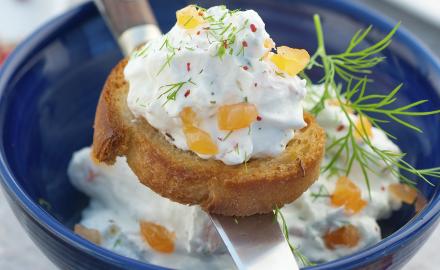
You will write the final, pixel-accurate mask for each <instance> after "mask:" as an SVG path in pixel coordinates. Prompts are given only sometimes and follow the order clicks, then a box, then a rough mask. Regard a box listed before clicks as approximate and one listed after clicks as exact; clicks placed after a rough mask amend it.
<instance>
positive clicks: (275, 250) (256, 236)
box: [211, 213, 299, 270]
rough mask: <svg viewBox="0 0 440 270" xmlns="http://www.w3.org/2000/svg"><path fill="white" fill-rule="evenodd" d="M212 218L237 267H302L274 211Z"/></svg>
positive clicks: (281, 269) (249, 269) (293, 269)
mask: <svg viewBox="0 0 440 270" xmlns="http://www.w3.org/2000/svg"><path fill="white" fill-rule="evenodd" d="M211 219H212V222H213V223H214V225H215V228H216V229H217V231H218V233H219V234H220V236H221V238H222V239H223V242H224V243H225V245H226V247H227V248H228V251H229V253H230V254H231V256H232V259H233V260H234V262H235V264H236V265H237V268H238V269H240V270H242V269H246V270H251V269H252V270H263V269H264V270H267V269H274V270H275V269H276V270H283V269H286V270H287V269H289V270H297V269H299V268H298V264H297V263H296V261H295V257H294V256H293V254H292V251H291V250H290V247H289V245H288V243H287V242H286V239H285V238H284V235H283V233H282V232H281V229H280V226H279V225H278V222H277V221H276V217H275V216H274V214H272V213H270V214H264V215H253V216H249V217H243V218H233V217H227V216H220V215H211Z"/></svg>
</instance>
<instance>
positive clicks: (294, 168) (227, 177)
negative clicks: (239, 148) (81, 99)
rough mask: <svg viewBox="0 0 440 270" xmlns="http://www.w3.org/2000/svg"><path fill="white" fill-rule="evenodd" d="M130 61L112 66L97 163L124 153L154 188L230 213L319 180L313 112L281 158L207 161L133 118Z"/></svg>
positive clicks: (102, 104)
mask: <svg viewBox="0 0 440 270" xmlns="http://www.w3.org/2000/svg"><path fill="white" fill-rule="evenodd" d="M126 64H127V60H123V61H121V62H120V63H119V64H118V65H117V66H116V67H115V68H114V69H113V71H112V73H111V74H110V76H109V78H108V79H107V82H106V84H105V86H104V89H103V91H102V93H101V97H100V100H99V103H98V107H97V111H96V117H95V124H94V136H93V146H92V148H93V157H94V158H95V159H96V160H97V161H99V162H105V163H107V164H113V163H114V162H115V160H116V157H117V156H126V157H127V162H128V165H129V166H130V168H131V169H132V170H133V172H134V173H135V174H136V175H137V176H138V178H139V180H140V181H141V182H142V183H143V184H144V185H146V186H148V187H150V188H151V189H152V190H153V191H155V192H157V193H159V194H160V195H162V196H164V197H166V198H169V199H171V200H173V201H176V202H179V203H183V204H200V205H201V206H202V208H203V209H204V210H206V211H207V212H210V213H216V214H222V215H228V216H248V215H253V214H261V213H267V212H270V211H272V210H273V209H274V208H275V207H281V206H283V205H284V204H286V203H290V202H292V201H294V200H295V199H297V198H298V197H299V196H300V195H301V194H302V193H303V192H304V191H305V190H306V189H307V188H308V187H309V186H310V185H311V184H312V183H313V182H314V181H315V180H316V179H317V178H318V176H319V170H320V163H321V160H322V157H323V155H324V145H325V133H324V130H323V129H322V128H321V127H319V126H318V125H317V124H316V122H315V120H314V119H313V117H312V116H310V115H309V114H305V115H304V116H305V120H306V122H307V123H308V126H307V127H306V128H304V129H302V130H300V131H297V132H296V133H295V137H294V139H293V140H292V141H291V142H290V143H289V145H288V146H287V149H286V150H285V151H284V152H283V153H281V154H280V155H279V156H277V157H274V158H266V159H255V160H250V161H249V162H247V164H241V165H236V166H228V165H225V164H224V163H222V162H221V161H218V160H204V159H201V158H199V157H198V156H197V155H195V154H193V153H191V152H189V151H182V150H180V149H178V148H176V147H175V146H174V145H172V144H170V143H169V142H168V141H167V140H166V139H165V137H164V136H163V135H162V134H161V133H160V132H158V131H157V130H156V129H155V128H153V127H152V126H150V125H149V124H148V122H147V121H146V120H145V119H143V118H140V119H135V118H134V116H133V115H132V114H131V112H130V110H129V109H128V106H127V102H126V99H127V94H128V83H127V82H126V81H125V79H124V73H123V71H124V68H125V65H126Z"/></svg>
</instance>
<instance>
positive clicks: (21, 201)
mask: <svg viewBox="0 0 440 270" xmlns="http://www.w3.org/2000/svg"><path fill="white" fill-rule="evenodd" d="M310 2H311V3H312V4H317V3H319V4H321V5H322V6H326V5H331V6H333V7H335V8H338V9H340V10H341V11H342V12H345V13H348V14H356V15H357V16H358V17H360V18H362V19H365V20H366V21H369V22H372V25H373V26H374V27H375V28H376V29H379V30H382V31H385V30H386V31H389V30H390V29H391V28H392V27H393V24H392V23H391V22H390V21H389V19H387V18H386V17H385V16H384V15H382V14H380V13H378V12H376V11H373V10H371V9H370V8H368V7H366V6H365V5H362V4H359V3H353V2H352V1H349V0H335V1H331V3H328V2H327V3H326V1H319V0H318V1H310ZM94 9H95V8H94V6H93V3H91V2H88V3H84V4H82V5H79V6H78V7H76V8H74V9H72V10H70V11H68V12H66V13H64V14H62V15H60V16H58V17H56V18H54V19H53V20H51V21H49V22H47V23H46V24H44V25H43V26H41V27H40V28H39V29H38V30H37V31H35V32H34V33H33V34H32V35H30V36H29V37H28V38H27V39H26V40H24V41H23V42H22V43H21V44H20V45H18V46H17V48H16V49H15V50H14V51H13V52H12V53H11V55H10V56H9V57H8V58H7V59H6V61H5V63H4V65H3V67H2V68H0V104H3V102H4V95H3V92H4V91H5V88H6V86H7V84H8V82H9V81H10V78H11V77H12V75H13V74H14V71H15V70H16V69H17V67H20V66H21V65H22V64H23V63H25V62H26V59H28V56H29V55H30V54H31V53H32V51H33V48H36V47H38V46H42V45H44V43H45V41H46V40H47V39H50V38H51V37H52V36H54V35H56V33H58V32H59V31H60V29H62V28H63V27H68V26H69V25H71V24H72V21H74V20H75V18H76V19H78V18H82V17H85V16H86V17H87V16H91V14H93V12H94ZM395 38H396V39H399V40H400V41H401V43H404V44H405V45H406V46H407V47H409V48H411V50H413V51H414V52H415V53H416V54H417V55H419V57H423V58H424V59H425V60H426V61H428V64H429V65H431V66H432V67H433V69H434V71H435V72H436V73H438V74H440V62H439V60H438V59H437V58H436V57H435V56H434V55H433V53H432V52H431V51H430V50H429V49H428V48H427V47H426V46H425V45H424V44H423V43H422V42H421V41H419V40H418V39H417V38H416V37H414V36H413V35H412V34H411V33H410V32H409V31H408V30H406V29H405V28H404V27H400V28H399V30H398V31H397V33H396V36H395ZM425 64H427V62H425ZM1 147H2V146H1ZM0 154H1V155H0V174H1V177H0V178H1V179H2V185H3V187H4V189H5V190H6V191H7V193H8V194H9V196H10V197H11V198H12V199H13V201H14V202H16V203H17V204H18V205H19V206H20V207H21V208H22V209H23V210H24V212H25V213H26V214H28V215H29V216H30V217H32V218H33V219H34V220H35V222H36V223H37V224H39V225H40V226H41V227H43V228H45V229H46V230H48V231H49V232H50V233H52V234H53V235H54V236H56V237H57V238H59V239H61V240H62V241H64V242H65V243H66V244H68V245H70V246H72V247H75V248H77V249H79V250H81V251H83V252H85V253H87V254H88V255H90V256H93V257H98V258H99V259H101V260H103V261H107V262H108V263H111V264H115V265H120V266H124V267H130V268H136V269H145V267H149V268H150V269H158V270H159V269H167V268H163V267H160V266H157V265H152V264H148V263H144V262H140V261H137V260H134V259H131V258H128V257H125V256H122V255H119V254H116V253H114V252H111V251H109V250H107V249H104V248H102V247H99V246H96V245H94V244H92V243H91V242H89V241H87V240H84V239H83V238H81V237H79V236H77V235H76V234H75V233H73V231H72V230H70V229H69V228H67V227H66V226H64V225H63V224H61V223H60V222H59V221H57V220H56V219H55V218H54V217H53V216H52V215H50V214H49V213H48V212H46V211H45V210H44V209H43V208H42V207H40V206H39V205H38V204H37V203H36V202H35V201H33V200H32V199H31V198H30V196H29V195H27V194H26V192H25V191H24V190H23V189H22V187H20V185H19V184H18V183H17V182H16V181H15V179H14V175H13V173H12V171H11V170H10V168H9V166H8V163H7V161H6V157H5V153H4V149H3V147H2V148H1V153H0ZM437 193H438V191H437V192H436V194H437ZM439 217H440V196H437V197H435V198H433V199H432V200H431V202H429V204H428V205H427V207H426V208H425V209H424V210H423V211H422V212H421V213H420V214H419V215H417V216H416V217H414V218H413V219H412V220H411V221H409V222H408V223H407V224H406V225H405V226H403V227H402V228H400V229H399V230H398V231H397V232H395V233H394V234H393V235H392V236H390V237H387V238H385V239H383V240H382V241H380V242H379V243H377V244H375V245H373V246H371V247H368V248H367V249H364V250H362V251H360V252H356V253H354V254H352V255H349V256H346V257H343V258H341V259H338V260H334V261H331V262H328V263H324V264H320V265H318V266H315V267H311V268H307V269H315V270H317V269H328V268H335V269H341V268H342V267H350V268H351V267H354V266H356V265H358V264H360V263H365V261H366V260H368V261H370V262H373V261H375V260H377V259H379V258H380V257H381V256H383V255H384V254H387V253H391V251H392V250H394V249H396V248H397V247H398V246H400V245H401V244H402V241H403V242H405V241H407V240H409V239H410V238H411V236H413V235H414V234H417V233H419V232H421V231H424V230H425V229H427V228H428V227H429V226H428V225H431V224H433V223H435V221H436V220H437V219H438V218H439Z"/></svg>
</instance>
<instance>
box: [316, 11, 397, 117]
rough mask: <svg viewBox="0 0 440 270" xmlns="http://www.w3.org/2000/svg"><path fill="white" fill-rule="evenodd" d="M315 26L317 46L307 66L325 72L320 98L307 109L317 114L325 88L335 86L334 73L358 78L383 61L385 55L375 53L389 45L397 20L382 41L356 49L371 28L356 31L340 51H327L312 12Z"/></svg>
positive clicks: (325, 94)
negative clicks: (336, 52) (318, 68)
mask: <svg viewBox="0 0 440 270" xmlns="http://www.w3.org/2000/svg"><path fill="white" fill-rule="evenodd" d="M313 19H314V22H315V28H316V37H317V40H318V48H317V50H316V52H315V53H314V54H313V56H312V57H311V59H310V63H309V65H308V66H307V69H309V70H310V69H312V68H313V67H320V68H323V69H324V72H325V75H324V77H323V78H322V80H321V82H322V83H323V84H324V94H323V95H322V97H321V100H320V101H319V102H318V103H317V104H316V106H315V107H314V108H313V109H312V110H311V112H312V113H314V114H317V113H319V112H320V111H321V110H322V109H323V108H324V101H325V99H326V98H327V97H328V89H329V88H330V87H333V88H335V87H336V76H339V78H341V79H343V80H345V81H350V80H359V79H361V78H362V77H361V76H363V75H366V74H371V72H372V71H371V68H373V67H374V66H376V65H377V64H379V63H380V62H382V61H383V60H385V57H381V56H377V55H378V53H380V52H381V51H383V50H384V49H386V48H387V47H388V46H389V45H390V44H391V41H392V40H391V39H392V37H393V35H394V33H395V32H396V31H397V29H398V28H399V25H400V23H398V24H397V25H396V26H395V27H394V28H393V29H392V30H391V31H390V32H389V33H388V35H386V36H385V37H384V38H383V39H382V40H380V41H378V42H376V43H375V44H373V45H372V46H370V47H367V48H365V49H361V50H357V49H358V46H359V45H360V44H361V43H362V41H364V40H365V38H366V37H367V36H368V34H369V33H370V32H371V30H372V27H371V26H370V27H368V28H367V29H366V30H359V31H358V32H356V34H355V35H354V36H353V38H352V39H351V41H350V43H349V44H348V47H347V49H345V51H344V52H343V53H340V54H333V55H330V54H327V51H326V47H325V43H324V33H323V30H322V25H321V20H320V17H319V15H317V14H315V16H314V17H313Z"/></svg>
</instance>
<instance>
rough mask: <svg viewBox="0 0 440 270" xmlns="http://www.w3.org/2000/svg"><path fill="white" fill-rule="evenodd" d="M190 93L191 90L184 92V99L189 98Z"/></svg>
mask: <svg viewBox="0 0 440 270" xmlns="http://www.w3.org/2000/svg"><path fill="white" fill-rule="evenodd" d="M190 93H191V90H189V89H188V90H186V92H185V97H188V96H189V94H190Z"/></svg>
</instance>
